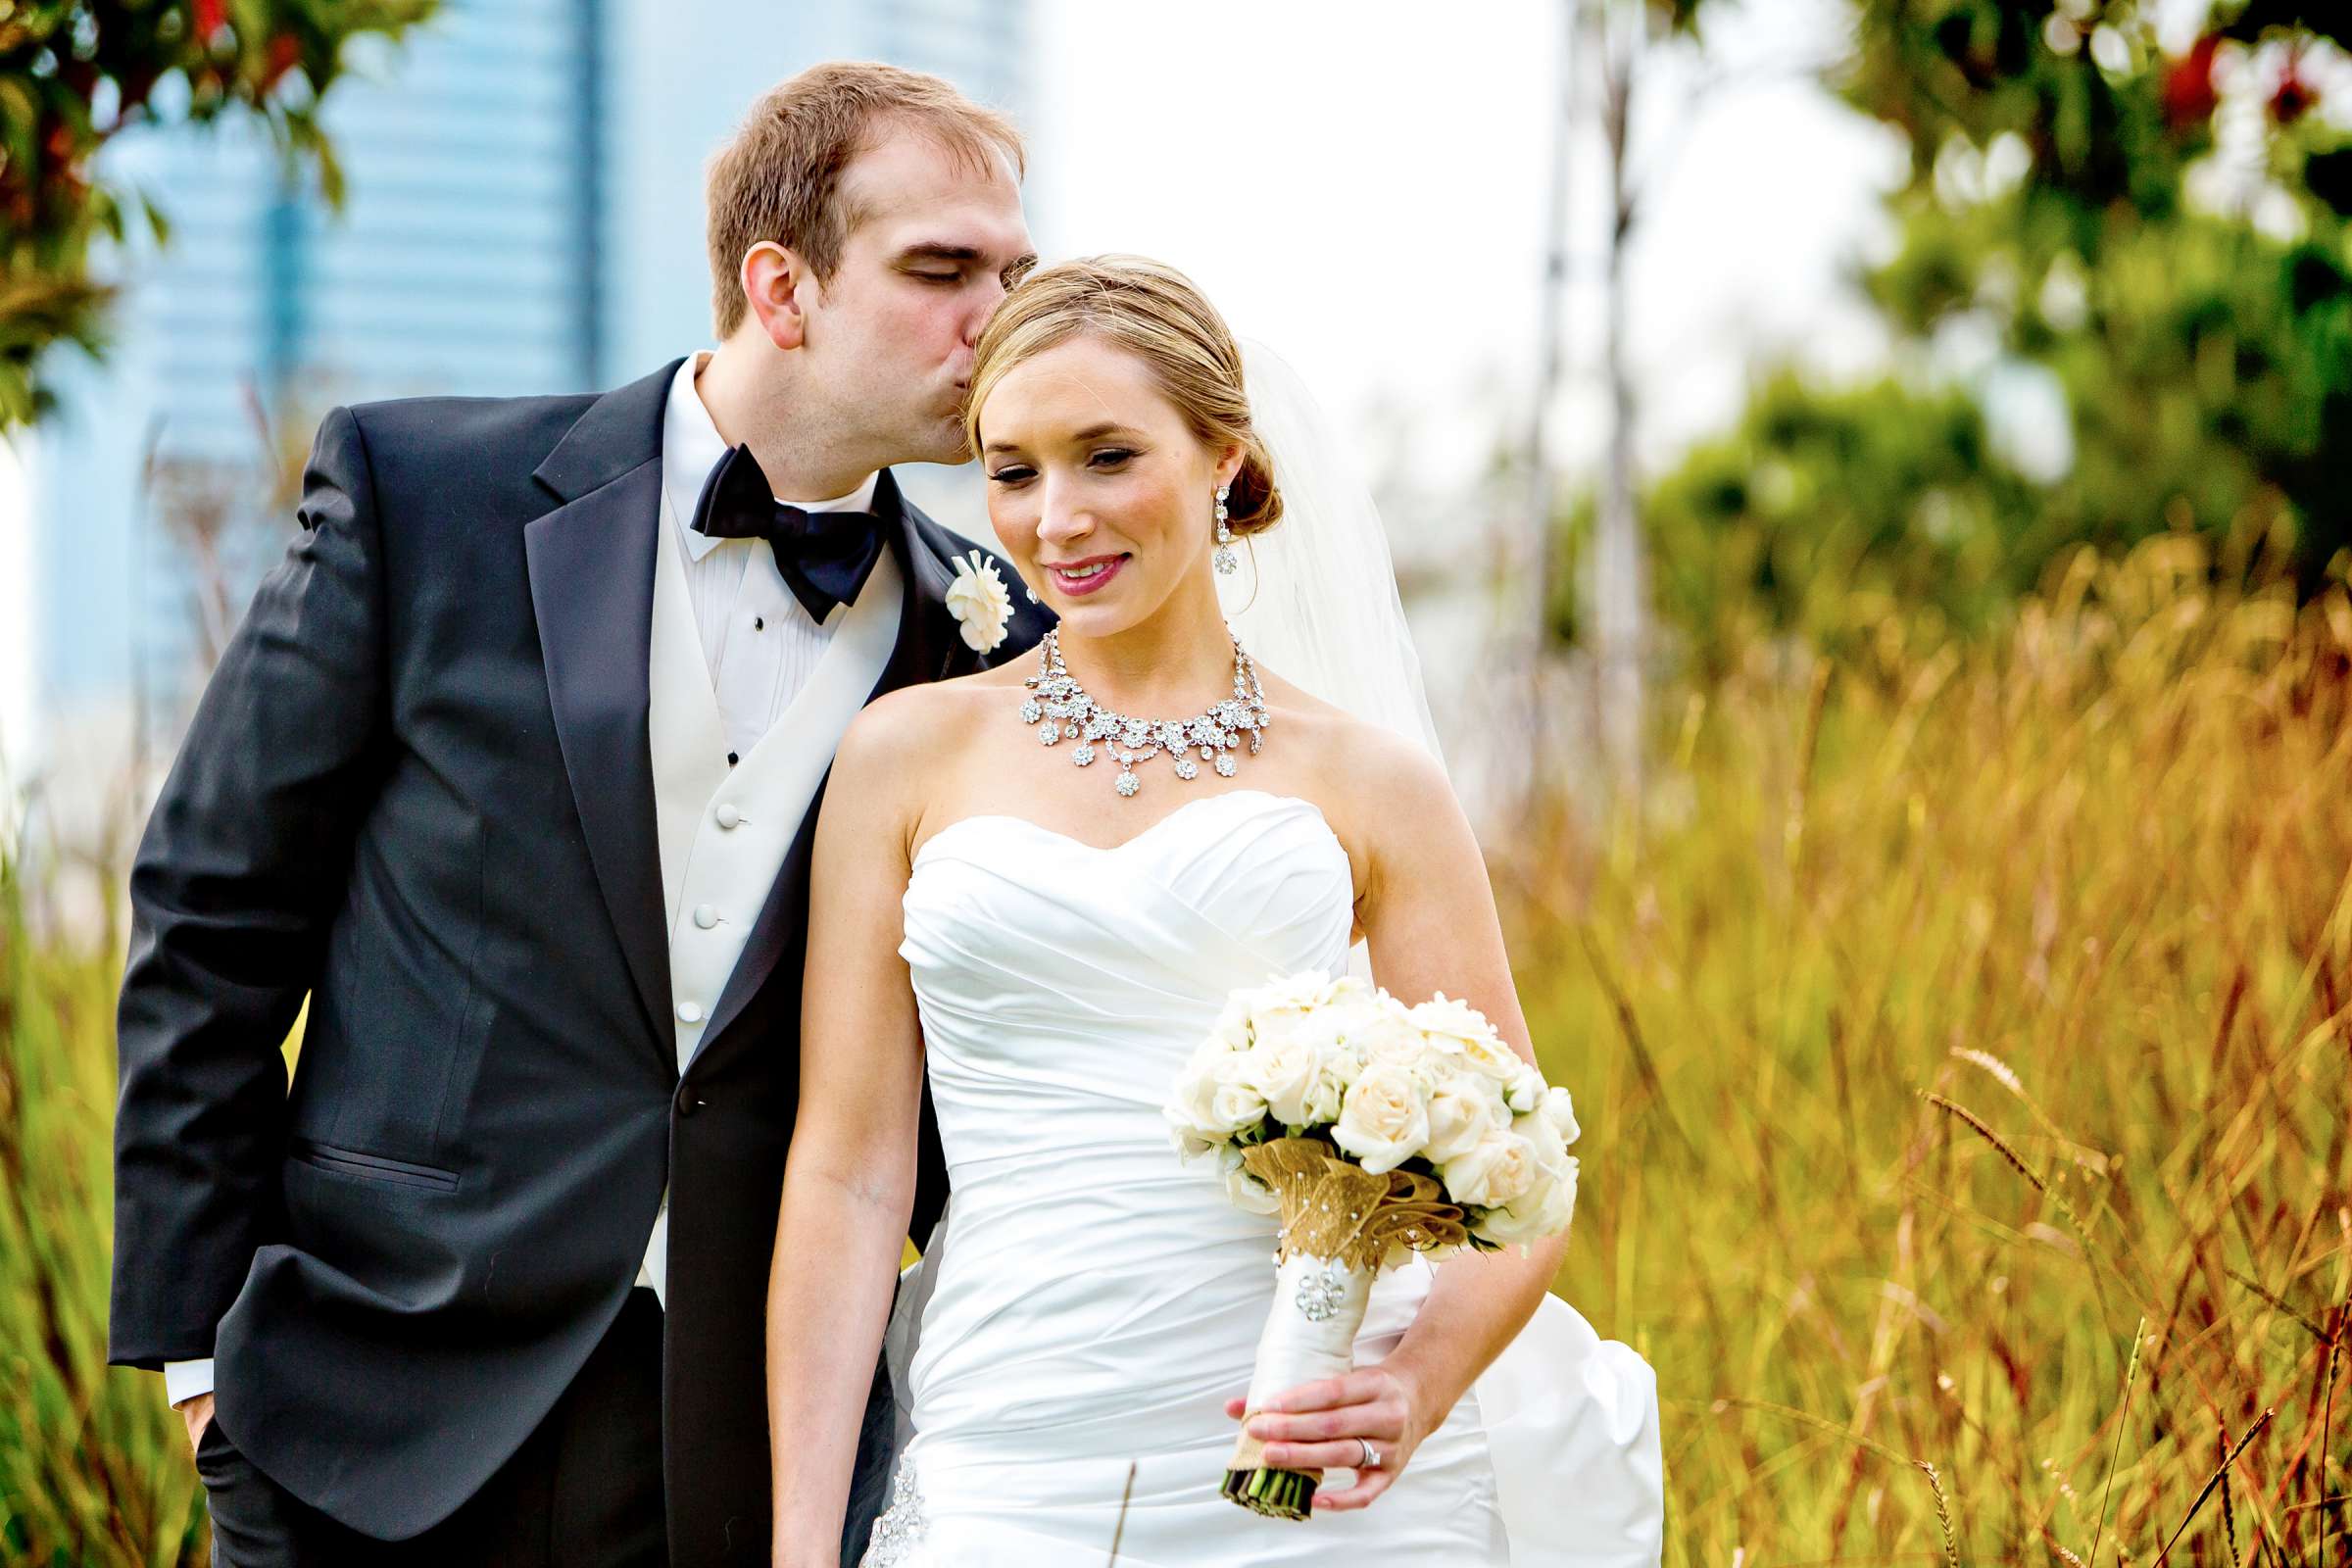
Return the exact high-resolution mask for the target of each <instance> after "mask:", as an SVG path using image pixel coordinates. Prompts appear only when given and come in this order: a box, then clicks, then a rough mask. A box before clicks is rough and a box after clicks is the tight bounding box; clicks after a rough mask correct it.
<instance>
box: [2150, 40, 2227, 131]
mask: <svg viewBox="0 0 2352 1568" xmlns="http://www.w3.org/2000/svg"><path fill="white" fill-rule="evenodd" d="M2221 46H2222V40H2221V39H2220V38H2219V37H2216V36H2214V35H2213V34H2211V33H2208V34H2206V35H2205V36H2204V37H2202V38H2199V39H2198V40H2197V41H2196V43H2195V44H2194V45H2192V46H2191V47H2190V49H2189V51H2188V53H2187V54H2184V55H2182V56H2181V57H2180V59H2178V60H2176V61H2174V62H2173V63H2172V65H2171V67H2170V68H2169V69H2167V70H2166V72H2165V73H2164V118H2165V121H2166V123H2169V124H2171V125H2172V127H2173V128H2174V129H2175V130H2180V129H2183V128H2185V127H2187V126H2189V125H2195V124H2201V123H2204V122H2205V121H2208V120H2210V119H2212V118H2213V111H2214V109H2215V107H2216V106H2218V105H2219V104H2220V103H2221V95H2220V94H2219V93H2217V92H2216V91H2214V86H2213V57H2214V55H2215V54H2216V53H2217V52H2219V50H2220V49H2221Z"/></svg>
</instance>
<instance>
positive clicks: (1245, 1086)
mask: <svg viewBox="0 0 2352 1568" xmlns="http://www.w3.org/2000/svg"><path fill="white" fill-rule="evenodd" d="M1249 1062H1250V1056H1249V1054H1247V1053H1242V1052H1219V1053H1215V1054H1209V1053H1202V1054H1199V1055H1196V1056H1195V1057H1194V1059H1193V1062H1192V1064H1191V1065H1190V1066H1189V1067H1187V1068H1186V1069H1185V1072H1184V1075H1183V1076H1182V1077H1180V1078H1179V1079H1177V1081H1176V1097H1175V1099H1174V1100H1173V1101H1171V1102H1170V1103H1168V1105H1167V1107H1166V1115H1167V1119H1168V1121H1169V1124H1170V1125H1171V1126H1173V1127H1174V1128H1175V1129H1176V1130H1177V1133H1178V1140H1179V1147H1182V1146H1183V1144H1184V1142H1185V1135H1186V1134H1192V1135H1195V1136H1194V1139H1193V1141H1196V1142H1198V1141H1200V1140H1201V1139H1211V1140H1222V1139H1227V1138H1231V1137H1232V1136H1233V1135H1234V1134H1235V1133H1238V1132H1241V1131H1242V1130H1243V1129H1245V1128H1249V1127H1254V1126H1255V1125H1257V1123H1258V1122H1259V1120H1261V1119H1262V1118H1263V1117H1264V1116H1265V1114H1266V1101H1265V1097H1264V1096H1263V1095H1261V1094H1259V1093H1258V1092H1257V1090H1256V1089H1254V1088H1252V1087H1251V1086H1250V1083H1249V1082H1248V1077H1249Z"/></svg>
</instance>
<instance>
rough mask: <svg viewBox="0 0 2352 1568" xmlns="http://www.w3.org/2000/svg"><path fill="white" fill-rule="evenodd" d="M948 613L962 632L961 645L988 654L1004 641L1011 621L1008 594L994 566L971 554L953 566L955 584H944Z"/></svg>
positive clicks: (979, 555)
mask: <svg viewBox="0 0 2352 1568" xmlns="http://www.w3.org/2000/svg"><path fill="white" fill-rule="evenodd" d="M948 611H949V613H951V614H953V615H954V616H955V617H956V624H957V625H959V626H961V627H962V628H963V640H964V642H965V643H966V644H967V645H969V646H970V647H972V648H973V649H975V650H977V651H978V652H980V653H983V654H985V653H988V652H990V651H991V650H993V649H994V648H995V647H996V646H997V644H999V643H1001V642H1003V641H1004V640H1005V625H1006V623H1008V622H1009V621H1010V620H1011V619H1012V593H1011V590H1009V589H1007V588H1006V587H1005V579H1004V578H1003V577H1000V576H998V575H997V564H996V563H995V562H993V561H990V560H989V559H987V558H986V557H984V556H982V555H981V554H980V552H979V551H977V550H975V551H973V552H972V553H971V554H970V555H968V556H964V557H961V558H960V559H958V560H957V561H956V580H955V581H954V582H952V583H950V584H948Z"/></svg>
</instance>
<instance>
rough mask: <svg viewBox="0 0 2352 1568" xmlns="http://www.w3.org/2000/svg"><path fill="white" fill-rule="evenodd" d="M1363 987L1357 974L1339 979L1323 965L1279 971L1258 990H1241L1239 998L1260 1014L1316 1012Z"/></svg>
mask: <svg viewBox="0 0 2352 1568" xmlns="http://www.w3.org/2000/svg"><path fill="white" fill-rule="evenodd" d="M1362 989H1363V982H1362V981H1360V980H1358V979H1356V978H1355V976H1353V975H1342V976H1340V977H1339V978H1338V979H1336V980H1335V979H1333V978H1332V977H1331V976H1330V975H1327V974H1325V973H1324V972H1323V971H1322V970H1320V969H1305V970H1301V971H1300V972H1299V973H1298V974H1288V975H1278V976H1276V977H1275V978H1274V979H1272V980H1269V981H1267V982H1266V983H1265V984H1264V985H1262V986H1259V987H1257V988H1256V989H1254V990H1251V991H1244V992H1240V993H1238V994H1237V996H1236V999H1235V1000H1237V1001H1239V1002H1240V1003H1241V1004H1242V1005H1244V1006H1246V1007H1247V1008H1248V1009H1249V1010H1250V1015H1251V1016H1252V1017H1256V1016H1260V1015H1263V1014H1267V1013H1276V1012H1312V1011H1313V1010H1314V1009H1315V1008H1317V1007H1324V1006H1329V1005H1331V1004H1332V1003H1333V1002H1334V1001H1336V1000H1338V999H1339V998H1340V997H1343V996H1347V995H1349V994H1351V993H1353V992H1357V991H1360V990H1362Z"/></svg>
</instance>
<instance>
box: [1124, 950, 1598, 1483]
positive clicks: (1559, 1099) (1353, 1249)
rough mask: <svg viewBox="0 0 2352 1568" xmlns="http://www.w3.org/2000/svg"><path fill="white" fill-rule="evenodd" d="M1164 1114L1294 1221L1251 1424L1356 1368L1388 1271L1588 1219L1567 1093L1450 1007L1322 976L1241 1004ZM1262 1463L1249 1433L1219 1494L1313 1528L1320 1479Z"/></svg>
mask: <svg viewBox="0 0 2352 1568" xmlns="http://www.w3.org/2000/svg"><path fill="white" fill-rule="evenodd" d="M1166 1115H1167V1119H1168V1124H1169V1126H1170V1127H1171V1128H1172V1129H1173V1130H1174V1134H1175V1142H1176V1148H1177V1150H1178V1152H1180V1153H1181V1154H1183V1156H1184V1157H1185V1158H1187V1159H1194V1158H1198V1157H1201V1156H1203V1155H1210V1154H1213V1155H1214V1156H1215V1157H1216V1160H1217V1163H1218V1165H1219V1167H1220V1169H1221V1170H1222V1171H1223V1172H1224V1176H1225V1184H1226V1190H1227V1192H1229V1193H1230V1194H1231V1195H1232V1197H1233V1200H1234V1201H1235V1202H1237V1203H1239V1204H1241V1205H1242V1206H1243V1207H1245V1208H1248V1209H1250V1210H1251V1211H1253V1212H1256V1213H1262V1214H1279V1215H1280V1216H1281V1217H1282V1239H1281V1243H1280V1245H1279V1248H1278V1250H1277V1251H1276V1253H1275V1258H1276V1261H1277V1264H1278V1271H1277V1274H1276V1283H1275V1298H1274V1310H1273V1313H1272V1315H1271V1316H1270V1317H1269V1318H1268V1319H1267V1322H1266V1328H1265V1332H1264V1334H1263V1335H1262V1336H1260V1338H1259V1340H1258V1345H1257V1362H1256V1366H1255V1368H1254V1369H1253V1371H1252V1372H1251V1374H1250V1395H1249V1398H1248V1401H1247V1404H1248V1410H1249V1414H1251V1415H1253V1414H1255V1413H1256V1412H1257V1410H1258V1409H1259V1407H1260V1406H1261V1404H1262V1402H1263V1401H1264V1400H1266V1399H1268V1398H1271V1397H1273V1396H1274V1395H1276V1394H1278V1393H1280V1392H1281V1391H1282V1390H1284V1389H1287V1388H1291V1387H1294V1386H1296V1385H1298V1384H1300V1383H1304V1382H1308V1381H1311V1380H1313V1379H1316V1378H1325V1377H1335V1376H1338V1375H1339V1374H1341V1373H1344V1372H1347V1371H1348V1369H1349V1368H1351V1367H1352V1366H1353V1365H1354V1364H1355V1358H1354V1345H1355V1332H1356V1329H1357V1327H1358V1326H1359V1325H1361V1324H1362V1322H1363V1318H1364V1308H1365V1306H1366V1304H1367V1302H1368V1301H1369V1299H1370V1296H1371V1290H1372V1280H1373V1277H1374V1276H1375V1275H1377V1274H1378V1273H1379V1272H1380V1271H1381V1270H1382V1269H1384V1268H1387V1267H1391V1266H1393V1265H1395V1264H1397V1263H1399V1262H1402V1261H1403V1260H1404V1258H1405V1256H1406V1255H1407V1254H1408V1253H1411V1252H1416V1251H1418V1252H1435V1253H1443V1252H1447V1251H1452V1250H1458V1249H1462V1248H1470V1249H1474V1250H1482V1251H1492V1250H1496V1249H1499V1248H1501V1247H1503V1246H1505V1245H1508V1244H1510V1243H1513V1242H1516V1243H1519V1244H1521V1246H1522V1247H1524V1246H1525V1244H1526V1243H1527V1242H1529V1241H1531V1240H1533V1239H1534V1238H1537V1237H1540V1236H1549V1235H1552V1234H1555V1233H1557V1232H1559V1231H1563V1230H1566V1229H1567V1228H1568V1222H1569V1219H1570V1217H1571V1215H1572V1214H1573V1213H1574V1211H1575V1207H1576V1157H1575V1156H1574V1155H1572V1154H1570V1153H1569V1152H1568V1146H1569V1145H1570V1144H1572V1143H1574V1142H1576V1139H1577V1125H1576V1113H1575V1111H1574V1109H1573V1107H1572V1106H1571V1104H1570V1103H1569V1098H1568V1092H1567V1091H1566V1090H1565V1089H1557V1088H1550V1087H1547V1086H1546V1085H1545V1084H1544V1075H1543V1074H1542V1073H1541V1072H1538V1071H1537V1070H1536V1068H1535V1067H1534V1066H1532V1065H1531V1064H1529V1063H1528V1062H1527V1061H1526V1060H1524V1059H1523V1058H1522V1057H1520V1055H1519V1054H1517V1053H1516V1052H1514V1051H1512V1050H1511V1048H1510V1047H1509V1046H1508V1045H1506V1044H1504V1043H1503V1041H1502V1039H1501V1037H1500V1036H1498V1035H1497V1034H1496V1033H1495V1027H1494V1025H1492V1024H1490V1023H1489V1022H1488V1021H1487V1019H1486V1017H1485V1015H1484V1014H1482V1013H1480V1012H1479V1011H1478V1010H1477V1009H1476V1008H1474V1007H1472V1006H1470V1005H1468V1004H1466V1003H1461V1002H1455V1001H1451V1000H1448V999H1447V998H1446V995H1445V993H1443V992H1440V993H1439V994H1438V995H1437V996H1436V997H1435V998H1434V999H1432V1000H1431V1001H1428V1002H1424V1003H1422V1004H1421V1005H1418V1006H1413V1007H1408V1006H1406V1005H1404V1004H1403V1003H1401V1002H1398V1001H1397V999H1396V998H1394V997H1392V996H1390V995H1389V994H1388V993H1387V992H1386V991H1382V990H1379V989H1377V988H1375V987H1373V986H1370V985H1367V984H1366V983H1364V982H1363V981H1360V980H1357V979H1354V978H1352V977H1343V978H1341V979H1337V980H1334V979H1331V978H1329V977H1327V976H1325V975H1322V974H1319V973H1307V974H1301V975H1295V976H1291V977H1289V978H1286V979H1279V980H1276V981H1274V982H1272V983H1271V984H1268V985H1265V986H1261V987H1258V988H1256V989H1254V990H1248V991H1237V992H1235V993H1234V994H1233V996H1232V998H1231V999H1230V1000H1229V1001H1228V1003H1227V1004H1226V1007H1225V1011H1224V1014H1223V1015H1222V1016H1221V1017H1220V1018H1219V1019H1218V1020H1217V1024H1216V1027H1215V1028H1214V1029H1213V1030H1212V1031H1211V1032H1210V1034H1209V1037H1208V1038H1207V1039H1206V1040H1204V1041H1202V1042H1201V1046H1200V1049H1199V1050H1198V1051H1196V1052H1195V1053H1194V1054H1193V1059H1192V1060H1191V1062H1190V1063H1188V1064H1187V1065H1186V1067H1185V1069H1184V1071H1183V1073H1182V1074H1180V1075H1179V1077H1178V1078H1177V1081H1176V1088H1175V1093H1174V1097H1173V1098H1172V1099H1171V1100H1170V1101H1169V1102H1168V1104H1167V1106H1166ZM1245 1419H1247V1417H1245ZM1263 1452H1264V1446H1263V1445H1262V1444H1260V1443H1259V1442H1258V1441H1257V1440H1256V1439H1254V1438H1251V1437H1250V1436H1249V1435H1248V1433H1247V1432H1245V1433H1244V1434H1243V1437H1242V1440H1241V1444H1240V1446H1238V1447H1237V1448H1236V1449H1235V1450H1234V1456H1233V1459H1232V1461H1231V1463H1230V1464H1229V1465H1228V1466H1227V1469H1226V1473H1225V1483H1224V1489H1223V1490H1224V1494H1225V1495H1226V1496H1228V1497H1231V1498H1232V1499H1233V1500H1234V1501H1236V1502H1238V1503H1240V1504H1242V1505H1243V1506H1244V1507H1246V1508H1250V1509H1253V1510H1255V1511H1256V1512H1258V1513H1262V1514H1268V1515H1271V1516H1273V1517H1276V1518H1281V1519H1304V1518H1305V1517H1306V1516H1307V1508H1308V1503H1309V1502H1310V1501H1311V1499H1312V1498H1313V1496H1314V1494H1315V1486H1316V1483H1317V1481H1318V1480H1319V1479H1320V1472H1307V1471H1296V1470H1280V1469H1274V1468H1270V1467H1267V1466H1264V1465H1261V1464H1260V1463H1259V1462H1258V1461H1259V1459H1260V1458H1261V1457H1262V1456H1263Z"/></svg>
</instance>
